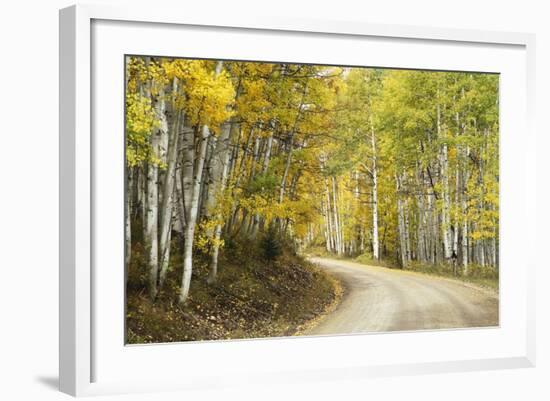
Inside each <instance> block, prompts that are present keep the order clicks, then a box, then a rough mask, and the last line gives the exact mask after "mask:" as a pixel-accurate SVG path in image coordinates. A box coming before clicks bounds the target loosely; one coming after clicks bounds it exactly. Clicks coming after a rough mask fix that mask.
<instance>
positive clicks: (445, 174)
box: [437, 104, 452, 261]
mask: <svg viewBox="0 0 550 401" xmlns="http://www.w3.org/2000/svg"><path fill="white" fill-rule="evenodd" d="M437 136H438V138H439V139H441V138H442V129H441V106H440V105H439V104H438V105H437ZM439 163H440V168H441V187H442V190H441V193H442V197H443V206H442V210H441V230H442V236H443V254H444V256H445V259H446V260H447V261H448V260H449V259H450V258H451V255H452V249H451V246H452V245H451V227H450V226H451V224H450V216H449V210H450V203H451V200H450V196H449V159H448V148H447V143H446V142H445V141H443V143H442V145H441V148H440V154H439Z"/></svg>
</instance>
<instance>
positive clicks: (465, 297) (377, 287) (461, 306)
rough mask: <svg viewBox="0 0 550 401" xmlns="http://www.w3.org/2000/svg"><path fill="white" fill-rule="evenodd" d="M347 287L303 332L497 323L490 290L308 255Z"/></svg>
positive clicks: (494, 297)
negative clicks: (333, 306) (330, 308)
mask: <svg viewBox="0 0 550 401" xmlns="http://www.w3.org/2000/svg"><path fill="white" fill-rule="evenodd" d="M311 260H312V261H313V262H315V263H317V264H318V265H319V266H320V267H321V268H323V269H324V270H326V271H327V272H329V273H330V274H333V275H334V276H336V277H337V278H338V279H339V280H340V281H341V282H342V283H343V286H344V288H345V291H344V297H343V300H342V302H341V303H340V304H339V305H338V307H337V308H336V310H334V311H333V312H332V313H331V314H329V315H327V316H326V317H325V318H324V319H322V320H321V321H320V322H319V324H318V325H316V326H314V327H311V328H310V329H309V330H306V331H305V332H303V334H304V335H329V334H350V333H365V332H388V331H403V330H405V331H410V330H434V329H452V328H466V327H479V328H481V327H495V326H498V324H499V298H498V294H497V293H495V292H494V291H493V290H491V289H485V288H481V287H477V286H474V285H472V284H470V283H463V282H460V281H457V280H453V279H449V278H446V277H437V276H433V275H432V276H430V275H426V274H420V273H415V272H411V271H407V270H401V269H388V268H385V267H379V266H369V265H365V264H360V263H356V262H351V261H349V260H342V259H327V258H311Z"/></svg>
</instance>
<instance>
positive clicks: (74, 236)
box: [60, 6, 536, 395]
mask: <svg viewBox="0 0 550 401" xmlns="http://www.w3.org/2000/svg"><path fill="white" fill-rule="evenodd" d="M60 49H61V54H60V98H61V104H60V127H61V129H60V131H61V132H60V136H61V139H60V158H61V160H60V183H61V184H60V187H61V189H60V202H61V205H60V208H61V209H60V210H61V213H60V214H61V221H60V232H61V234H60V236H61V237H60V244H61V245H60V388H61V390H62V391H64V392H67V393H69V394H73V395H89V394H105V393H118V392H138V391H159V390H170V389H174V390H175V389H197V388H208V387H212V386H238V385H243V384H246V383H250V382H254V383H270V382H274V381H277V382H279V383H280V382H292V381H296V380H300V381H303V380H325V379H328V378H334V379H336V378H343V377H347V378H350V377H351V378H356V379H358V380H359V379H361V378H364V377H372V376H384V375H402V374H419V373H432V372H441V371H465V370H477V369H499V368H511V367H528V366H533V364H534V355H535V348H534V347H535V344H534V293H533V291H534V285H533V277H532V270H533V266H534V261H532V260H530V256H526V255H530V252H526V250H528V249H530V247H531V245H530V241H529V238H528V236H525V235H524V234H523V233H525V232H530V231H533V230H532V227H534V216H535V211H534V200H533V196H531V195H530V194H533V193H534V188H535V184H536V183H535V179H534V178H533V177H534V176H535V174H534V170H535V167H534V166H535V162H534V133H533V132H532V129H531V121H532V116H531V113H532V112H533V105H532V101H533V85H534V71H533V57H534V53H533V51H534V50H533V49H534V38H533V36H531V35H527V34H511V33H496V32H476V31H461V30H446V29H434V28H420V27H404V26H379V25H371V24H368V23H357V22H356V23H351V22H345V23H344V22H341V23H339V22H329V21H302V20H300V21H295V20H292V19H285V20H279V19H270V18H255V19H254V20H252V19H250V20H242V21H237V20H229V19H228V20H224V19H223V18H220V19H216V18H210V17H209V18H206V17H205V18H204V19H203V18H201V17H194V16H190V15H183V14H182V15H181V16H180V15H179V14H178V13H177V12H172V13H167V12H163V11H158V10H156V11H155V10H149V9H147V10H144V9H139V8H132V9H130V8H128V9H113V8H109V7H104V6H73V7H70V8H67V9H64V10H62V11H61V13H60ZM182 360H185V361H186V363H184V364H182V363H181V361H182Z"/></svg>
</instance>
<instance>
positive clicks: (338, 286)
mask: <svg viewBox="0 0 550 401" xmlns="http://www.w3.org/2000/svg"><path fill="white" fill-rule="evenodd" d="M310 263H312V264H314V265H315V267H316V268H318V269H319V270H320V271H321V272H322V273H323V274H324V275H325V277H326V278H327V280H329V281H330V282H331V283H332V287H333V291H334V299H333V300H332V302H331V303H329V304H327V305H326V306H325V308H324V309H323V311H322V312H321V313H319V314H318V315H316V316H315V317H314V318H312V319H310V320H308V321H306V322H305V323H303V324H301V325H300V326H298V328H297V329H296V331H295V332H294V334H292V336H303V335H306V333H307V332H308V331H310V330H312V329H313V328H315V327H317V326H318V325H319V324H320V323H321V322H322V321H323V320H324V319H325V318H326V317H327V316H329V315H330V314H331V313H333V312H334V311H335V310H336V309H337V308H338V306H339V305H340V304H341V303H342V299H343V298H344V295H345V292H346V291H345V289H344V284H343V283H342V281H340V279H338V278H337V277H336V276H335V275H333V274H331V273H328V272H326V271H324V270H321V269H320V268H319V267H318V265H317V263H315V262H311V261H310Z"/></svg>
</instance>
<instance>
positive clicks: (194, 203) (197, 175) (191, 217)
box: [179, 125, 210, 304]
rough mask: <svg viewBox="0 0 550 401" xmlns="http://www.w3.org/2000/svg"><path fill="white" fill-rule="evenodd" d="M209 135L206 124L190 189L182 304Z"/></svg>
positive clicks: (191, 253)
mask: <svg viewBox="0 0 550 401" xmlns="http://www.w3.org/2000/svg"><path fill="white" fill-rule="evenodd" d="M209 136H210V131H209V129H208V127H207V126H206V125H204V126H203V127H202V130H201V134H200V144H199V152H198V154H197V160H196V164H195V168H194V171H193V173H194V174H193V179H192V185H191V189H190V192H191V199H190V204H189V206H188V212H187V219H186V220H187V221H186V224H187V225H186V228H185V245H184V250H183V277H182V283H181V289H180V296H179V302H180V303H182V304H183V303H185V301H186V300H187V298H188V296H189V287H190V285H191V274H192V272H193V242H194V237H195V226H196V222H197V214H198V207H199V195H200V191H201V183H202V176H203V174H202V173H203V168H204V159H205V157H206V147H207V146H208V137H209ZM186 202H187V200H186Z"/></svg>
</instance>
